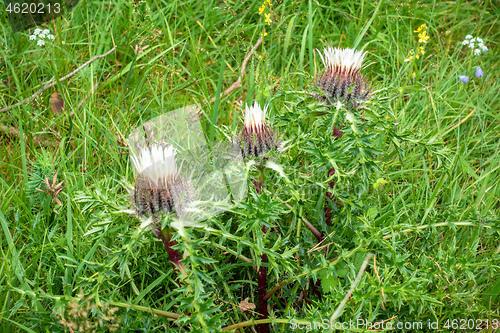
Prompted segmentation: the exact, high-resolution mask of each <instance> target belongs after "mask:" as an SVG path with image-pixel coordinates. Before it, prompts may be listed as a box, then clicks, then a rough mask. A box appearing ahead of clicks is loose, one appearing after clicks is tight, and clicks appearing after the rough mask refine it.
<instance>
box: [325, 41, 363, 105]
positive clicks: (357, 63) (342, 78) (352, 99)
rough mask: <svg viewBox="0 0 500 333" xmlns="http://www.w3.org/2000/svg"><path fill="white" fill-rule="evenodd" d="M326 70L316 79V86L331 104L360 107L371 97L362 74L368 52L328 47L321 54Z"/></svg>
mask: <svg viewBox="0 0 500 333" xmlns="http://www.w3.org/2000/svg"><path fill="white" fill-rule="evenodd" d="M318 53H319V56H320V58H321V60H322V61H323V64H324V65H325V70H324V71H323V72H322V73H321V74H320V75H318V77H317V78H316V85H317V86H318V88H320V89H321V90H322V91H323V93H324V94H325V99H327V100H329V101H330V103H333V102H334V101H343V102H349V103H351V105H358V104H360V103H362V102H363V101H365V100H366V99H367V98H368V96H369V91H368V85H367V84H366V81H365V79H364V77H363V75H362V74H361V73H360V71H361V66H362V64H363V60H364V57H365V55H366V52H364V51H356V50H354V49H351V48H346V49H340V48H333V47H328V48H325V49H324V50H323V54H321V52H319V51H318Z"/></svg>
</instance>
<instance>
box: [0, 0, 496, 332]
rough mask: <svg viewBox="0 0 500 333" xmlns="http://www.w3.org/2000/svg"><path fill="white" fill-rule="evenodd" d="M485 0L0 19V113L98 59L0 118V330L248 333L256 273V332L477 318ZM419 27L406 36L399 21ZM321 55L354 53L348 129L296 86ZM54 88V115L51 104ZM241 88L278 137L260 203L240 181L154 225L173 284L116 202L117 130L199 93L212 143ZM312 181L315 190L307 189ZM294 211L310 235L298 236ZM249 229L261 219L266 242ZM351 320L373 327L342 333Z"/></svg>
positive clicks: (485, 273)
mask: <svg viewBox="0 0 500 333" xmlns="http://www.w3.org/2000/svg"><path fill="white" fill-rule="evenodd" d="M269 3H271V4H272V5H269ZM263 4H266V5H265V8H264V11H263V12H262V13H261V14H259V11H260V8H262V6H263ZM499 6H500V3H499V2H498V1H496V0H494V1H484V2H476V1H448V2H443V3H441V2H432V1H407V2H398V1H387V0H386V1H379V2H375V1H342V2H329V1H312V0H310V1H271V2H264V3H263V2H261V1H242V2H240V1H192V0H184V1H177V0H169V1H157V0H151V1H122V0H115V1H112V2H111V1H90V0H88V1H87V0H83V1H80V2H79V4H78V5H77V6H76V7H75V8H74V9H73V10H72V11H71V13H68V14H66V15H64V16H63V17H60V18H58V19H56V20H55V21H51V22H48V23H46V24H45V25H43V26H42V27H40V28H41V29H48V30H49V31H50V33H51V34H52V35H54V36H55V39H53V40H45V45H41V46H40V45H37V42H36V41H35V40H30V36H31V35H32V34H33V32H34V29H35V28H34V27H33V28H30V29H28V30H25V31H21V32H17V33H12V30H11V28H10V26H9V21H8V19H7V17H6V15H1V18H0V22H1V35H0V45H1V47H0V56H1V62H0V79H1V81H0V108H6V107H8V106H11V105H13V104H15V103H17V102H20V101H22V100H24V99H25V98H27V97H29V96H31V95H33V94H34V93H35V92H37V91H38V90H40V89H41V87H42V86H43V85H45V84H47V83H48V82H49V81H50V80H51V79H52V78H54V80H59V79H60V78H61V77H64V76H65V75H67V74H68V73H70V72H72V71H73V70H75V69H76V68H77V67H79V66H81V65H82V64H84V63H85V62H86V61H88V60H89V59H91V58H92V57H94V56H98V55H102V54H104V53H106V52H107V51H109V50H111V49H112V48H113V47H114V46H116V50H115V51H113V52H112V53H111V54H109V55H107V56H106V57H103V58H101V59H98V60H96V61H94V62H92V63H91V64H89V65H88V66H86V67H84V68H83V69H81V70H80V71H78V72H77V73H76V74H75V75H74V76H72V77H71V78H70V79H68V80H65V81H63V82H58V83H57V84H56V85H55V86H54V87H52V88H50V89H48V90H46V91H44V92H43V93H42V94H40V95H39V96H36V97H35V98H34V99H32V100H30V101H28V102H26V103H23V104H22V105H21V106H19V107H15V108H12V109H11V110H8V111H5V112H0V121H1V124H0V126H1V127H0V161H1V162H0V173H1V177H0V193H1V196H0V225H1V231H0V244H1V246H0V318H1V320H0V332H69V331H70V328H71V329H72V330H73V331H74V332H77V331H78V332H91V331H92V330H95V331H97V332H107V331H111V330H113V329H116V330H117V331H119V332H139V331H141V332H149V331H151V332H156V331H166V332H195V331H200V332H217V331H220V330H221V329H223V328H225V327H230V326H231V325H235V326H232V327H233V329H236V330H237V331H238V332H257V331H259V329H260V328H259V326H258V325H252V324H253V322H252V320H258V319H259V318H260V317H259V312H258V311H259V310H258V309H259V307H258V303H259V298H258V290H257V271H256V267H260V266H261V265H264V266H266V267H267V288H268V290H269V291H271V290H273V288H275V289H274V290H275V291H276V292H275V293H273V294H272V295H270V297H269V299H268V309H269V317H268V318H267V319H264V321H261V322H258V323H263V322H265V323H271V326H270V331H271V332H289V331H291V330H292V329H293V328H297V330H299V329H298V325H299V324H300V325H301V327H304V328H305V327H307V324H308V323H310V322H321V321H322V320H326V321H328V320H330V319H333V318H332V317H335V321H334V322H339V323H344V322H349V320H352V321H358V320H363V321H365V322H368V323H377V322H382V321H385V322H384V323H391V324H392V325H393V327H396V324H397V323H398V322H403V323H413V322H421V323H424V324H423V327H422V328H419V327H418V326H417V327H410V326H407V327H406V328H404V327H403V328H401V329H398V331H408V332H410V331H411V332H416V331H429V330H431V329H430V328H429V326H428V323H429V322H436V321H437V322H438V323H439V329H441V330H443V331H463V330H460V325H463V323H464V322H463V321H462V322H460V320H461V319H463V320H473V325H472V327H471V322H470V321H469V322H466V324H465V325H466V326H463V327H465V328H466V329H467V330H468V331H481V330H482V331H485V332H492V331H494V330H495V326H494V323H495V320H496V322H497V326H496V327H500V322H498V320H500V296H499V294H500V278H499V276H500V237H499V236H500V229H499V228H500V222H499V208H500V184H499V179H500V171H499V170H500V156H499V151H500V113H499V108H500V103H499V101H500V98H499V96H500V83H499V82H500V81H499V79H500V74H499V73H500V54H499V51H498V50H499V46H500V45H499V43H498V42H499V41H500V10H499V8H500V7H499ZM0 8H1V10H2V12H5V7H4V5H3V4H2V5H0ZM266 21H267V22H266ZM422 24H425V25H426V27H427V36H428V37H429V39H428V40H426V41H425V42H422V41H421V42H419V39H421V38H420V37H419V36H418V34H419V33H418V32H415V30H417V29H418V28H419V27H420V26H421V25H422ZM469 34H470V35H472V36H474V37H480V38H481V39H482V40H483V43H484V45H485V46H486V47H487V48H488V51H487V52H485V53H481V54H480V55H474V54H473V51H472V49H471V48H469V47H468V46H467V45H462V41H463V40H464V39H465V36H466V35H469ZM261 36H262V37H263V42H262V45H261V46H259V47H258V48H257V50H256V52H255V54H254V55H253V56H252V57H251V59H250V60H249V62H248V65H247V67H246V71H245V75H244V77H243V78H242V88H239V89H236V90H234V91H233V92H231V93H230V94H228V95H227V96H224V97H223V98H217V99H215V102H213V103H210V102H207V101H210V100H211V99H212V98H213V97H214V96H220V94H221V92H224V91H225V90H226V89H227V88H228V87H229V86H231V84H232V83H233V82H235V81H236V80H237V79H238V77H239V76H240V70H241V65H242V63H243V61H244V59H245V57H246V56H247V54H248V52H249V51H250V49H251V48H252V47H253V45H254V44H255V43H256V42H257V40H258V38H259V37H261ZM327 46H333V47H343V48H345V47H354V48H356V49H364V50H365V51H367V52H368V54H367V55H366V57H365V67H364V68H363V70H362V72H363V74H364V76H365V77H366V80H367V82H368V83H369V84H370V85H371V88H372V96H371V99H370V101H369V102H367V107H366V108H365V109H359V110H358V111H357V113H356V115H357V117H358V118H357V130H354V129H353V127H351V126H349V125H348V124H349V123H348V121H347V120H346V118H345V113H344V112H342V111H338V110H337V109H336V108H335V107H333V108H328V107H326V106H324V105H322V104H321V103H319V102H317V101H316V100H315V99H314V98H312V97H311V96H312V95H314V94H316V93H318V89H316V88H315V85H314V78H315V76H316V75H317V74H318V73H319V72H321V71H322V69H323V64H322V63H321V60H320V58H319V56H318V53H317V52H316V49H319V50H322V49H323V48H324V47H327ZM419 47H422V48H423V49H420V48H419ZM417 54H418V55H419V58H418V59H417V58H416V57H415V55H417ZM412 55H413V58H412V59H410V60H408V61H405V60H406V59H409V58H411V56H412ZM478 66H479V67H481V69H482V71H483V72H484V76H483V77H476V75H475V73H476V67H478ZM461 75H465V76H468V77H469V81H468V82H467V83H463V82H462V81H461V80H460V79H459V76H461ZM55 92H58V93H60V94H61V96H60V98H61V99H62V100H63V101H64V104H65V106H64V108H63V109H62V110H59V109H58V108H57V107H55V106H52V108H51V105H52V103H51V98H55V97H54V96H55V95H52V94H53V93H55ZM51 95H52V96H53V97H51ZM254 101H257V102H259V103H261V104H266V105H267V104H269V112H268V115H267V119H266V121H267V122H268V123H269V124H270V126H272V127H273V128H274V129H275V130H276V131H277V133H279V135H280V136H281V138H282V140H283V146H284V150H283V152H281V154H279V153H273V154H272V159H273V161H274V163H276V165H277V166H279V168H281V169H279V168H278V167H276V168H275V169H268V170H266V182H265V184H264V186H263V190H262V194H261V195H258V194H257V193H256V192H255V190H254V189H253V187H252V183H251V182H249V194H248V196H247V197H246V198H245V200H243V201H242V202H241V203H239V204H237V205H235V206H234V207H233V208H232V209H231V211H228V212H225V213H224V214H221V215H218V216H216V217H213V218H211V219H209V220H207V221H205V224H204V227H203V228H186V230H184V233H183V234H179V233H177V234H176V235H175V236H174V238H176V239H177V242H178V246H177V248H178V250H179V252H180V253H183V255H185V256H186V257H185V259H183V262H184V264H185V265H186V267H187V269H188V273H189V277H188V278H187V279H185V280H182V279H179V277H178V274H177V272H176V270H174V268H173V266H172V265H171V263H169V261H168V256H167V254H166V253H165V249H164V247H163V246H162V244H161V242H160V241H158V240H157V239H156V237H154V235H153V234H152V233H151V232H149V231H141V230H140V228H139V226H140V221H139V220H138V219H137V218H136V217H135V216H133V215H130V214H127V213H124V212H123V211H124V210H127V209H132V204H131V202H130V198H129V191H130V188H131V187H132V186H133V183H134V173H133V169H132V165H131V163H130V159H129V147H128V146H127V141H126V139H127V137H128V135H129V134H130V133H131V132H132V131H133V130H134V129H135V128H137V127H138V126H140V125H141V124H142V123H144V122H145V121H148V120H150V119H152V118H154V117H156V116H159V115H161V114H164V113H166V112H168V111H171V110H175V109H178V108H181V107H184V106H186V105H191V104H200V105H203V107H202V110H203V113H202V116H201V119H200V121H201V123H202V126H203V130H204V133H205V136H206V139H207V141H209V142H213V141H227V140H228V139H227V138H228V137H231V136H236V135H237V133H238V131H239V130H240V128H241V127H242V123H243V116H244V115H243V110H244V106H245V104H253V102H254ZM346 124H347V125H346ZM334 125H338V126H342V125H345V126H344V127H343V129H342V130H343V131H344V136H343V137H342V138H341V139H335V138H334V137H332V135H331V134H332V130H333V126H334ZM356 131H357V132H356ZM331 167H334V168H335V170H336V173H335V175H333V176H331V177H328V170H329V169H330V168H331ZM252 170H253V169H251V172H253V171H252ZM280 170H281V172H279V171H280ZM55 173H57V175H55V176H56V177H54V174H55ZM251 174H252V173H251ZM333 180H335V187H334V188H333V190H332V191H333V198H334V199H335V200H334V201H332V200H326V199H325V198H327V197H326V191H327V189H328V184H329V183H331V182H332V181H333ZM61 182H62V184H61ZM58 186H59V187H58ZM325 200H326V204H327V205H329V206H330V207H332V211H333V217H332V221H331V223H330V225H327V223H326V221H325V211H324V207H325ZM167 223H168V221H167ZM307 223H311V224H312V225H314V226H315V227H316V228H317V229H318V230H319V231H320V232H321V233H322V235H323V237H324V240H323V242H322V243H321V244H320V245H319V246H317V243H318V240H317V239H316V238H315V237H314V235H313V234H312V233H311V232H310V231H309V230H308V228H307ZM262 225H266V226H267V227H269V228H270V230H271V231H270V232H269V233H268V234H266V235H265V236H264V234H263V233H262V232H261V227H262ZM262 254H266V255H267V257H268V262H267V263H265V262H261V255H262ZM365 259H366V260H368V261H365ZM363 264H364V266H363V267H362V265H363ZM357 276H359V277H360V279H358V280H357V282H359V283H357V285H354V282H355V280H356V277H357ZM316 281H319V282H318V283H317V282H316ZM277 286H278V287H277ZM351 287H355V288H354V289H353V290H352V292H351V294H350V297H348V299H347V302H346V303H344V306H343V307H339V305H340V304H341V303H342V301H343V299H344V298H345V297H346V294H347V293H348V291H349V290H350V288H351ZM245 301H246V302H248V303H244V302H245ZM250 303H251V304H250ZM244 304H250V306H249V307H248V308H242V305H243V306H244ZM252 304H253V305H255V306H256V307H255V308H253V309H252V306H251V305H252ZM336 309H338V310H339V312H335V311H336ZM334 314H335V316H332V315H334ZM453 320H455V321H453ZM455 324H457V325H458V326H455ZM72 325H73V326H72ZM85 325H87V326H88V328H86V326H85ZM294 325H295V326H294ZM445 325H448V326H445ZM384 327H387V325H386V326H384ZM304 328H303V329H304ZM433 328H434V327H433ZM366 329H371V330H375V329H378V327H369V325H368V324H367V325H361V326H357V327H356V328H352V327H350V328H348V329H347V331H356V332H358V331H364V330H366ZM322 330H323V329H322V328H313V329H311V330H310V331H322ZM299 331H300V330H299Z"/></svg>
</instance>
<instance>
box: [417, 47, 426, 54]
mask: <svg viewBox="0 0 500 333" xmlns="http://www.w3.org/2000/svg"><path fill="white" fill-rule="evenodd" d="M418 50H419V51H420V53H421V54H422V55H424V54H425V50H424V48H423V47H422V46H419V47H418Z"/></svg>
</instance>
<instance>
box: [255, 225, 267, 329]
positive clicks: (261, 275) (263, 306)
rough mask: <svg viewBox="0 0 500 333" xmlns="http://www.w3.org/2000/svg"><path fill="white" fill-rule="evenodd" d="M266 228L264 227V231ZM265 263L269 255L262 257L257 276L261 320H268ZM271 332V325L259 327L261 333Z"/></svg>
mask: <svg viewBox="0 0 500 333" xmlns="http://www.w3.org/2000/svg"><path fill="white" fill-rule="evenodd" d="M264 228H265V227H263V229H264ZM264 263H267V255H266V254H263V255H262V256H261V266H260V268H259V272H258V274H257V282H258V292H259V313H260V319H267V316H268V312H267V300H266V299H265V297H266V293H267V268H266V267H264ZM268 332H269V324H268V323H265V324H260V325H259V333H268Z"/></svg>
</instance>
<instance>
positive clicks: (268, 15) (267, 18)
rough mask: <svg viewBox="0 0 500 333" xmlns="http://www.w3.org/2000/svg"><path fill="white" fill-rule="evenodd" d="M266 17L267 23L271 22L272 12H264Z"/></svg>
mask: <svg viewBox="0 0 500 333" xmlns="http://www.w3.org/2000/svg"><path fill="white" fill-rule="evenodd" d="M264 16H265V17H266V19H265V20H264V21H265V22H266V23H267V24H271V14H267V13H266V14H264Z"/></svg>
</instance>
